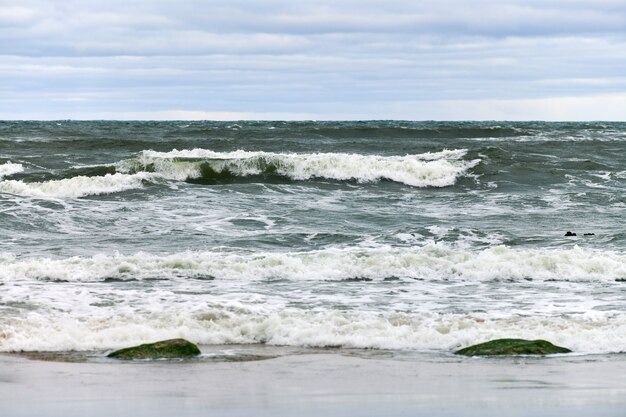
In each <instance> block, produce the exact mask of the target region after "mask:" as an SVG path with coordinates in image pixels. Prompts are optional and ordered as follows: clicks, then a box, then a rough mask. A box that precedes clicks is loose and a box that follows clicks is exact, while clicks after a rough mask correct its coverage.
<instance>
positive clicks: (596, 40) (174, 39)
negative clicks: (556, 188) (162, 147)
mask: <svg viewBox="0 0 626 417" xmlns="http://www.w3.org/2000/svg"><path fill="white" fill-rule="evenodd" d="M0 119H122V120H129V119H143V120H167V119H187V120H198V119H209V120H239V119H265V120H267V119H271V120H298V119H315V120H353V119H402V120H626V0H593V1H590V0H502V1H494V0H436V1H435V0H428V1H427V0H394V1H392V0H315V1H313V0H308V1H305V0H106V1H103V0H58V1H55V0H0Z"/></svg>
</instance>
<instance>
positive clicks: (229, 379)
mask: <svg viewBox="0 0 626 417" xmlns="http://www.w3.org/2000/svg"><path fill="white" fill-rule="evenodd" d="M591 415H594V416H623V415H626V360H625V359H624V358H623V357H622V356H621V355H613V356H604V357H553V358H501V359H478V358H457V357H453V356H450V357H443V358H442V357H437V358H430V359H429V358H428V357H427V358H421V359H417V358H411V357H408V358H400V359H398V358H395V359H377V358H362V357H351V356H345V355H342V354H338V353H335V354H330V353H325V354H299V355H288V356H282V357H278V358H273V359H267V360H259V361H243V362H210V361H199V362H198V361H195V362H178V363H176V362H143V363H136V362H135V363H118V362H115V361H101V362H98V361H88V362H54V361H42V360H32V359H28V358H24V357H22V356H17V355H9V354H2V355H0V416H2V417H17V416H28V417H31V416H32V417H42V416H45V417H56V416H58V417H72V416H81V417H82V416H103V417H104V416H107V417H111V416H135V417H142V416H227V417H229V416H242V417H243V416H268V417H269V416H311V417H313V416H316V417H317V416H533V417H537V416H568V417H573V416H581V417H582V416H585V417H587V416H591Z"/></svg>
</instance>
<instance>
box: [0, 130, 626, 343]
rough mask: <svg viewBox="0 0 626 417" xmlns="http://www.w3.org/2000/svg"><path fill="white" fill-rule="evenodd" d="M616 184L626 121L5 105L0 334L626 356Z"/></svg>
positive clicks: (0, 134) (624, 210) (623, 207)
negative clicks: (211, 117)
mask: <svg viewBox="0 0 626 417" xmlns="http://www.w3.org/2000/svg"><path fill="white" fill-rule="evenodd" d="M625 192H626V124H624V123H530V122H529V123H502V122H498V123H495V122H494V123H440V122H289V123H287V122H238V123H221V122H220V123H218V122H64V121H61V122H0V351H14V350H29V351H32V350H52V351H62V350H106V349H110V348H115V347H119V346H124V345H128V344H133V343H138V342H144V341H153V340H155V339H162V338H169V337H186V338H188V339H190V340H193V341H195V342H198V343H203V344H220V345H221V344H234V343H237V344H241V343H243V344H254V343H265V344H273V345H288V346H343V347H362V348H384V349H403V350H407V349H408V350H415V351H431V350H434V351H442V352H443V351H448V350H451V349H455V348H458V347H461V346H465V345H467V344H470V343H474V342H479V341H483V340H485V339H489V338H495V337H529V338H537V337H541V338H546V339H550V340H551V341H553V342H555V343H559V344H562V345H565V346H568V347H570V348H572V349H574V350H576V351H578V352H582V353H609V352H621V351H626V291H625V290H626V282H624V281H626V252H625V250H626V230H624V224H625V222H624V220H625V214H626V194H625ZM566 231H572V232H576V233H577V236H576V237H565V236H564V234H565V232H566ZM585 233H594V235H585Z"/></svg>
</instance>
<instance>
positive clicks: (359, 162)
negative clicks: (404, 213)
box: [119, 149, 478, 187]
mask: <svg viewBox="0 0 626 417" xmlns="http://www.w3.org/2000/svg"><path fill="white" fill-rule="evenodd" d="M466 152H467V151H466V150H464V149H461V150H444V151H441V152H435V153H431V152H427V153H423V154H418V155H405V156H379V155H359V154H345V153H310V154H293V153H272V152H249V151H243V150H238V151H234V152H214V151H211V150H207V149H191V150H180V151H179V150H173V151H171V152H155V151H143V152H142V153H141V155H140V156H139V158H138V159H137V160H136V161H133V160H130V161H125V162H123V163H121V164H120V165H119V168H120V170H122V171H123V170H127V171H136V170H137V163H139V164H140V165H141V166H143V167H146V166H148V165H151V166H154V169H155V171H156V172H157V173H159V174H160V175H163V176H164V177H165V178H168V179H177V180H182V179H185V178H196V177H198V176H200V175H201V171H200V165H201V164H208V165H209V166H210V167H211V169H213V170H214V171H215V172H218V173H219V172H224V171H226V170H227V171H229V172H230V173H231V174H233V175H237V176H249V175H258V174H262V173H264V169H265V168H266V167H267V166H268V165H271V166H272V167H275V169H276V172H277V174H279V175H282V176H285V177H288V178H291V179H294V180H308V179H311V178H326V179H332V180H355V181H358V182H376V181H379V180H382V179H386V180H391V181H395V182H399V183H403V184H407V185H411V186H414V187H446V186H450V185H453V184H454V183H455V182H456V179H457V178H459V177H461V176H463V175H465V174H466V173H467V170H468V169H469V168H471V167H473V166H474V165H476V163H477V162H478V161H463V160H461V158H462V157H463V156H464V155H465V154H466ZM181 159H182V160H181ZM190 160H191V161H190Z"/></svg>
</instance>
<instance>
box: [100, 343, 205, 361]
mask: <svg viewBox="0 0 626 417" xmlns="http://www.w3.org/2000/svg"><path fill="white" fill-rule="evenodd" d="M199 354H200V349H198V346H196V345H195V344H193V343H191V342H189V341H187V340H185V339H170V340H162V341H160V342H156V343H147V344H144V345H139V346H133V347H129V348H125V349H120V350H116V351H115V352H111V353H109V354H108V355H107V356H108V357H109V358H116V359H170V358H187V357H192V356H197V355H199Z"/></svg>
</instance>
